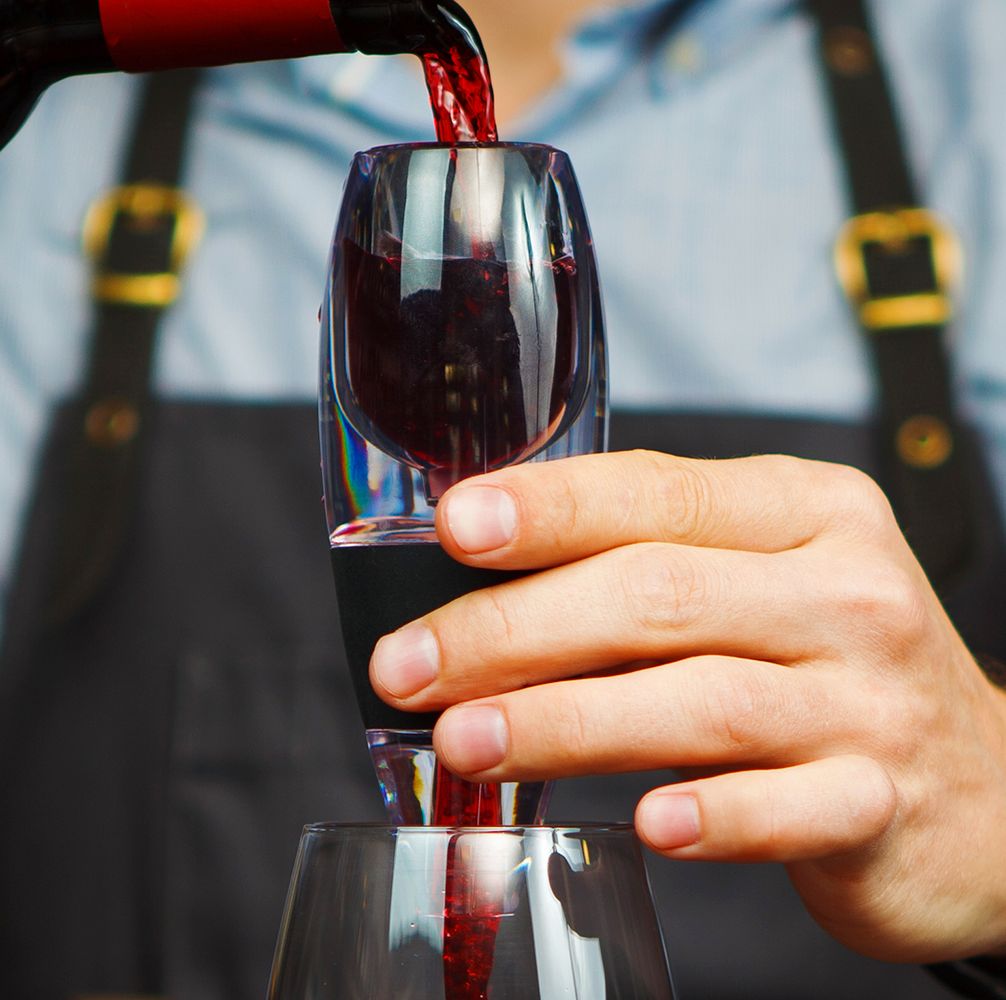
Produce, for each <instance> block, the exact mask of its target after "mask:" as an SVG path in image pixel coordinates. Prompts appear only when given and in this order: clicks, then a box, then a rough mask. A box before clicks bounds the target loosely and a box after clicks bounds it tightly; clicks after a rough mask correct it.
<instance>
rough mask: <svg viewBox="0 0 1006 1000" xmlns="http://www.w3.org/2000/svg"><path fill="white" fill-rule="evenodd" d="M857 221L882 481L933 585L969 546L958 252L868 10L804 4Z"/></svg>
mask: <svg viewBox="0 0 1006 1000" xmlns="http://www.w3.org/2000/svg"><path fill="white" fill-rule="evenodd" d="M808 8H809V10H810V12H811V13H812V14H813V15H814V17H815V18H816V20H817V24H818V44H819V50H820V57H821V66H822V69H823V73H824V78H825V82H826V84H827V91H828V95H829V97H830V105H831V113H832V119H833V125H834V130H835V135H836V138H837V140H838V145H839V148H840V150H841V153H842V156H843V160H844V166H845V178H846V186H847V188H848V195H849V201H850V203H851V207H852V209H853V213H854V214H853V216H852V218H850V219H849V220H848V222H847V223H846V224H845V226H844V227H843V228H842V230H841V232H840V234H839V237H838V241H837V243H836V245H835V264H836V269H837V271H838V275H839V279H840V281H841V284H842V287H843V289H844V291H845V293H846V296H847V297H848V299H849V301H850V304H851V305H852V307H853V309H854V311H855V314H856V317H857V320H858V322H859V325H860V327H861V329H862V331H863V334H864V336H865V339H866V342H867V344H868V345H869V348H870V352H871V354H872V357H873V362H874V369H875V374H876V378H877V384H878V388H879V392H880V401H879V414H878V417H879V424H880V454H879V456H878V457H879V460H880V468H881V478H882V483H883V485H884V487H885V489H886V490H887V493H888V496H889V498H890V500H891V503H892V506H893V507H894V511H895V514H896V515H897V517H898V520H899V523H900V524H901V528H902V530H903V531H904V533H905V535H906V537H907V538H908V540H909V542H910V543H911V545H912V548H913V549H914V551H915V554H916V556H917V557H918V559H919V561H920V562H921V564H922V566H923V567H924V568H925V570H926V572H927V573H928V574H929V577H930V579H931V580H932V581H933V582H934V583H936V584H942V583H944V582H945V581H946V580H947V579H948V578H949V577H951V576H952V575H953V574H954V572H955V571H956V570H958V569H960V568H962V567H963V566H964V564H965V562H966V561H967V559H968V557H969V555H971V550H972V548H973V527H972V524H973V516H972V515H973V503H972V497H971V490H970V488H969V482H970V478H971V470H970V467H969V465H968V463H969V462H979V461H980V458H979V457H978V456H977V454H975V455H969V454H967V450H968V449H967V447H966V445H965V443H964V441H963V439H962V436H961V433H960V423H959V420H958V417H957V413H956V408H955V404H954V399H953V393H952V389H951V379H950V372H949V363H948V358H947V353H946V349H945V338H946V330H947V325H948V323H949V321H950V319H951V316H952V312H953V309H952V302H951V292H952V287H953V285H954V282H955V278H956V274H957V271H958V259H959V254H958V251H957V243H956V239H955V238H954V236H953V234H952V233H951V232H950V231H949V230H948V229H946V227H945V226H944V225H943V223H941V222H940V221H939V220H938V219H936V218H935V217H934V216H933V215H932V214H931V213H930V212H929V211H927V210H926V209H925V208H923V207H921V205H920V199H919V196H918V192H917V191H916V189H915V185H914V183H913V180H912V176H911V171H910V170H909V167H908V162H907V158H906V156H905V152H904V149H903V145H902V140H901V134H900V130H899V127H898V121H897V114H896V112H895V108H894V104H893V101H892V99H891V92H890V87H889V84H888V81H887V77H886V74H885V71H884V67H883V65H882V62H881V55H880V52H879V49H878V47H877V44H876V41H875V32H874V29H873V26H872V25H871V23H870V18H869V17H868V15H867V11H866V9H865V5H864V2H863V0H808Z"/></svg>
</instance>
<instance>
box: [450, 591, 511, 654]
mask: <svg viewBox="0 0 1006 1000" xmlns="http://www.w3.org/2000/svg"><path fill="white" fill-rule="evenodd" d="M469 602H471V603H470V604H469ZM464 603H465V604H469V607H467V608H464V609H462V610H463V613H462V615H461V619H460V623H461V627H462V629H463V630H464V631H465V632H468V633H469V634H473V635H474V638H475V639H476V641H477V642H478V643H479V644H485V645H486V646H487V647H488V648H490V649H492V650H494V655H497V654H498V653H500V652H506V651H507V650H509V649H511V648H512V647H513V645H514V643H515V641H516V637H517V634H518V631H519V626H520V621H521V619H522V617H524V615H523V612H522V611H521V608H520V599H519V597H517V596H516V594H515V593H514V592H513V590H511V589H507V588H503V587H487V588H485V589H484V590H480V591H478V592H476V593H474V594H471V595H468V597H467V599H466V600H465V602H464ZM476 608H477V609H478V610H477V611H476V610H475V609H476Z"/></svg>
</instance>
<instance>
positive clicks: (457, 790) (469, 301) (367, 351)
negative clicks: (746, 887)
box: [320, 143, 606, 825]
mask: <svg viewBox="0 0 1006 1000" xmlns="http://www.w3.org/2000/svg"><path fill="white" fill-rule="evenodd" d="M321 360H322V379H321V392H320V423H321V440H322V467H323V479H324V493H325V508H326V513H327V517H328V529H329V537H330V541H331V552H332V565H333V569H334V572H335V577H336V585H337V592H338V597H339V610H340V618H341V624H342V631H343V638H344V641H345V645H346V652H347V658H348V660H349V664H350V669H351V671H352V674H353V679H354V684H355V688H356V693H357V696H358V700H359V702H360V707H361V712H362V715H363V718H364V725H365V728H366V730H367V734H368V741H369V744H370V747H371V751H372V754H373V757H374V762H375V766H376V767H377V772H378V777H379V780H380V783H381V787H382V790H383V792H384V797H385V802H386V804H387V807H388V815H389V819H390V820H391V821H392V822H393V823H400V824H401V823H430V822H439V823H445V824H446V823H450V824H455V823H460V824H462V825H464V824H476V823H477V824H485V823H526V822H533V821H535V820H537V819H540V817H541V813H542V809H543V807H544V797H543V789H542V787H541V786H540V785H536V786H528V785H524V786H521V785H512V786H504V788H503V789H502V791H500V790H499V789H498V788H496V787H495V786H483V787H481V788H478V787H476V788H474V789H473V788H472V786H466V785H464V784H463V783H459V782H458V781H457V779H454V778H453V777H452V776H451V775H450V774H449V773H447V772H446V771H444V770H443V769H440V768H438V767H437V765H436V761H435V759H434V757H433V754H432V748H431V747H432V742H431V731H432V727H433V722H434V721H435V717H433V716H425V717H424V716H415V715H409V714H406V713H403V712H396V711H395V710H393V709H391V708H389V707H388V706H386V705H384V704H383V703H382V702H381V701H380V700H379V699H378V698H377V697H376V696H375V694H374V692H373V691H372V690H371V688H370V684H369V680H368V663H369V660H370V654H371V652H372V651H373V648H374V645H375V643H376V642H377V640H378V639H379V638H380V637H381V636H382V635H384V634H386V633H388V632H391V631H393V630H395V629H396V628H398V627H400V626H401V625H403V624H405V623H406V622H408V621H411V620H412V619H414V618H416V617H418V616H420V615H423V614H425V613H427V612H429V611H431V610H433V609H434V608H436V607H438V606H440V605H442V604H445V603H447V602H448V601H450V600H453V599H454V598H456V597H458V596H460V595H462V594H465V593H467V592H469V591H471V590H474V589H477V588H479V587H485V586H489V585H493V584H498V583H500V582H505V581H506V580H508V579H509V578H510V577H512V576H513V575H514V574H501V573H498V572H494V571H488V570H476V569H472V568H470V567H465V566H461V565H460V564H458V563H455V562H454V561H453V560H451V559H449V558H448V557H447V556H446V554H445V553H444V552H443V551H442V550H441V549H440V547H439V546H438V545H436V544H435V543H436V535H435V532H434V529H433V514H434V507H435V505H436V503H437V502H438V500H439V499H440V497H441V496H442V495H443V494H444V492H445V491H446V490H447V489H448V488H449V487H450V486H451V485H453V484H454V483H456V482H458V481H460V480H461V479H464V478H465V477H467V476H471V475H475V474H477V473H482V472H487V471H491V470H493V469H499V468H503V467H504V466H508V465H513V464H514V463H517V462H535V461H544V460H549V459H554V458H558V457H563V456H568V455H575V454H582V453H586V452H593V451H599V450H602V449H603V448H604V445H605V434H606V361H605V351H604V333H603V322H602V317H601V308H600V293H599V288H598V281H597V271H596V264H595V259H594V253H593V247H592V244H591V238H590V231H589V228H588V226H587V221H586V214H585V212H584V208H583V203H582V200H581V198H580V193H579V189H578V187H577V183H576V178H575V176H574V174H573V170H572V167H571V165H570V163H569V160H568V158H567V157H566V155H565V154H564V153H562V152H560V151H558V150H555V149H553V148H551V147H548V146H542V145H533V144H525V143H518V144H458V145H453V146H452V145H442V144H413V145H403V146H386V147H381V148H377V149H373V150H370V151H368V152H364V153H359V154H357V156H356V158H355V159H354V161H353V164H352V168H351V170H350V174H349V178H348V180H347V182H346V188H345V192H344V196H343V201H342V209H341V212H340V216H339V220H338V223H337V225H336V229H335V235H334V237H333V240H332V252H331V258H330V267H329V278H328V285H327V290H326V296H325V302H324V305H323V309H322V359H321Z"/></svg>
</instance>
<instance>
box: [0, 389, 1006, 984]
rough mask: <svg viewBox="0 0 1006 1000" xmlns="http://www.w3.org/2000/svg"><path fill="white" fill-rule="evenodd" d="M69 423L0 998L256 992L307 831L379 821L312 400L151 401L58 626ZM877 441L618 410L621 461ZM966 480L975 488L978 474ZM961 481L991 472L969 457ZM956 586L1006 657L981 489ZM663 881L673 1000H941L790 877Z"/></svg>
mask: <svg viewBox="0 0 1006 1000" xmlns="http://www.w3.org/2000/svg"><path fill="white" fill-rule="evenodd" d="M82 419H83V409H82V406H81V405H80V404H77V403H70V404H67V405H66V406H64V407H63V408H62V409H61V410H60V412H59V413H58V414H57V415H56V417H55V419H54V421H53V424H52V428H51V431H50V433H49V436H48V441H47V445H46V448H45V452H44V458H43V462H42V466H41V470H40V473H39V475H38V477H37V482H36V488H35V497H34V503H33V505H32V513H31V518H30V523H29V525H28V527H27V531H26V533H25V535H24V537H23V543H22V555H21V559H20V563H19V571H18V574H17V586H16V589H15V592H14V593H13V594H12V595H11V598H10V602H9V607H8V615H7V621H6V630H5V636H4V651H3V659H2V662H0V768H2V770H0V997H2V998H5V1000H6V998H11V1000H71V998H78V997H85V996H92V997H99V996H100V997H103V998H105V997H115V996H120V997H124V996H126V995H129V996H135V995H140V994H143V995H151V996H155V995H156V996H165V997H172V998H174V1000H251V998H257V997H261V996H263V995H264V993H265V989H266V983H267V978H268V970H269V965H270V961H271V958H272V950H273V945H274V942H275V938H276V932H277V929H278V923H279V917H280V913H281V910H282V905H283V899H284V894H285V890H286V885H287V880H288V877H289V873H290V869H291V864H292V861H293V855H294V852H295V849H296V846H297V841H298V836H299V831H300V828H301V827H302V825H303V824H305V823H307V822H313V821H318V820H346V821H363V820H373V819H381V818H382V806H381V802H380V798H379V796H378V793H377V787H376V783H375V781H374V778H373V774H372V771H371V767H370V762H369V757H368V754H367V751H366V747H365V743H364V739H363V733H362V731H361V726H360V722H359V718H358V714H357V708H356V704H355V699H354V695H353V691H352V686H351V684H350V681H349V674H348V670H347V669H346V668H345V666H344V664H343V662H342V656H341V642H340V636H339V628H338V619H337V611H336V605H335V599H334V595H333V591H332V582H331V573H330V568H329V564H328V555H327V552H326V551H325V525H324V518H323V514H322V510H321V505H320V502H319V493H320V487H319V475H318V451H317V431H316V411H315V408H314V406H313V405H308V404H305V405H302V406H275V405H268V406H267V405H262V406H246V405H220V404H217V403H205V404H181V403H174V402H164V401H150V402H149V405H148V406H147V407H146V408H145V410H144V415H143V419H144V434H143V447H142V462H141V463H139V465H138V466H137V468H136V470H135V472H134V473H132V474H131V475H133V476H134V480H135V498H134V501H133V502H132V503H131V505H130V506H129V507H128V508H126V509H124V511H123V512H122V516H121V518H119V519H118V521H117V522H116V525H115V531H116V532H117V533H119V534H121V539H120V542H119V544H117V546H116V556H115V564H114V572H113V573H111V574H110V575H109V576H108V579H107V581H106V582H105V583H104V584H103V585H102V586H101V587H99V588H97V589H96V591H95V592H94V594H93V595H92V596H91V597H90V598H89V599H88V600H87V601H86V602H84V603H83V604H82V605H81V606H80V607H79V608H77V609H76V610H75V612H74V613H73V614H71V615H69V616H64V618H63V620H62V621H61V622H60V623H59V624H57V625H53V623H52V622H51V620H49V619H48V617H47V611H46V609H45V607H44V605H45V604H46V601H45V597H44V594H45V588H46V568H47V566H48V565H49V564H50V559H51V558H52V557H53V552H52V550H53V548H54V546H56V545H57V543H56V542H55V541H54V539H55V538H57V537H58V536H59V530H58V529H57V527H56V526H57V524H58V523H61V512H62V511H63V509H64V508H63V505H64V504H66V503H73V502H74V497H73V495H72V492H73V491H72V490H71V489H70V488H69V487H68V486H67V476H68V472H67V468H68V465H70V464H72V463H69V462H68V460H67V456H68V453H69V452H71V451H73V450H74V449H75V447H76V442H77V439H78V438H79V435H80V430H79V428H80V425H81V421H82ZM877 441H878V433H877V431H876V429H875V428H872V427H865V426H846V425H838V424H833V423H824V422H817V421H795V420H771V419H754V420H752V419H750V418H744V419H742V420H739V419H736V418H733V417H730V416H718V415H695V414H690V415H673V414H666V413H665V414H655V415H653V414H636V415H629V414H616V416H615V419H614V420H613V427H612V446H613V448H615V449H619V448H625V447H649V448H657V449H662V450H666V451H669V452H672V453H676V454H683V455H692V456H696V457H707V458H712V457H732V456H736V455H745V454H752V453H764V452H781V453H788V454H793V455H798V456H803V457H808V458H819V459H822V458H823V459H830V460H835V461H841V462H846V463H849V464H853V465H857V466H859V467H861V468H863V469H865V470H866V471H868V472H871V473H877V474H880V473H882V471H883V470H882V465H883V457H882V450H883V449H880V448H878V445H877ZM975 470H977V471H975ZM969 474H970V475H973V476H975V477H977V478H978V479H980V477H981V476H982V473H981V471H980V463H975V464H974V465H973V468H971V471H970V472H969ZM972 495H974V496H976V497H979V498H982V499H983V500H985V501H987V504H986V506H987V509H985V510H983V511H981V512H979V513H977V514H976V515H975V519H974V521H973V523H972V529H973V531H974V538H975V543H974V544H973V545H972V547H971V555H970V558H969V561H968V563H967V565H966V566H964V567H959V568H958V569H957V571H956V572H955V573H954V576H953V580H952V581H951V582H950V583H949V584H948V585H947V586H946V587H945V588H944V592H943V596H944V598H945V600H946V603H947V606H948V608H949V609H950V610H951V613H952V614H953V615H954V616H955V621H956V622H957V623H958V625H959V627H960V628H961V629H962V631H963V633H964V635H965V637H966V638H967V639H968V641H969V643H970V644H971V647H972V648H973V649H976V650H980V651H984V652H988V653H992V654H996V655H998V656H1000V657H1006V616H1003V615H1002V614H1001V611H1000V609H999V608H998V607H996V601H997V599H998V592H997V586H996V585H997V584H998V583H999V582H1000V581H1002V580H1003V579H1004V578H1006V577H1004V570H1006V558H1004V549H1003V546H1002V544H1001V541H1000V538H999V526H1000V523H1001V522H1000V518H999V515H998V511H997V510H996V509H995V502H994V499H993V497H994V494H993V492H992V490H991V489H990V488H989V487H988V485H987V484H985V483H983V482H976V483H975V484H974V487H973V490H972ZM668 779H669V775H632V776H625V777H611V778H604V779H583V780H576V781H567V782H562V783H560V785H559V788H558V790H557V792H556V795H555V796H554V799H553V805H552V808H551V810H550V818H551V819H553V820H556V821H561V820H563V819H567V820H571V821H583V820H589V819H600V820H605V821H612V820H625V819H630V818H631V816H632V812H633V808H634V806H635V803H636V801H637V800H638V798H639V796H640V795H641V794H643V792H644V791H646V790H647V789H648V788H650V787H653V786H654V785H655V784H657V783H662V782H664V781H666V780H668ZM651 877H652V881H653V888H654V893H655V896H656V899H657V903H658V908H659V909H660V912H661V919H662V922H663V926H664V930H665V935H666V938H667V947H668V953H669V957H670V962H671V967H672V970H673V974H674V977H675V980H676V986H677V989H678V991H679V993H680V996H681V998H682V1000H699V998H701V1000H853V998H856V1000H859V998H876V1000H937V998H941V997H943V998H946V997H949V996H952V994H951V993H949V992H948V991H947V990H946V989H944V988H943V987H942V986H940V985H939V984H938V983H937V982H936V981H935V980H934V979H932V978H931V977H930V976H929V975H928V974H927V973H926V972H925V971H924V970H922V969H919V968H917V967H912V966H891V965H885V964H883V963H879V962H874V961H871V960H868V959H865V958H862V957H860V956H857V955H855V954H853V953H851V952H849V951H848V950H846V949H844V948H843V947H842V946H840V945H838V944H837V943H835V942H834V941H832V940H831V939H830V938H829V937H827V935H825V934H824V932H823V931H821V930H820V929H819V928H818V927H817V926H816V925H815V924H814V923H813V921H812V920H811V919H810V917H809V916H808V915H807V914H806V911H805V910H804V908H803V906H802V905H801V904H800V902H799V900H798V899H797V897H796V895H795V893H794V892H793V890H792V889H791V888H790V886H789V883H788V881H787V879H786V877H785V873H784V871H783V869H782V868H781V867H780V866H775V865H757V866H731V865H718V864H717V865H706V864H692V865H689V864H680V863H678V864H675V863H669V862H666V861H663V860H661V859H653V862H652V864H651Z"/></svg>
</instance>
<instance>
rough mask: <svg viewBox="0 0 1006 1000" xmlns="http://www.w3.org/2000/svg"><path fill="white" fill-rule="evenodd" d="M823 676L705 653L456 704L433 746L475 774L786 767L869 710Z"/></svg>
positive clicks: (828, 744) (836, 741) (848, 732)
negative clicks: (651, 665)
mask: <svg viewBox="0 0 1006 1000" xmlns="http://www.w3.org/2000/svg"><path fill="white" fill-rule="evenodd" d="M845 699H846V695H845V689H844V688H841V687H837V688H836V687H833V685H831V684H830V683H829V682H828V680H827V679H825V678H822V677H821V676H820V675H818V674H817V673H815V672H809V671H800V670H791V669H789V668H786V667H780V666H777V665H775V664H769V663H761V662H759V661H753V660H738V659H729V658H725V657H712V656H708V657H705V656H704V657H698V658H695V659H692V660H685V661H682V662H680V663H673V664H667V665H664V666H657V667H650V668H647V669H644V670H637V671H633V672H630V673H625V674H621V675H619V676H615V677H591V678H583V679H580V680H575V681H559V682H556V683H554V684H545V685H539V686H538V687H534V688H527V689H525V690H521V691H512V692H509V693H507V694H502V695H498V696H496V697H494V698H491V699H483V700H480V701H474V702H467V703H464V704H461V705H456V706H453V707H452V708H449V709H447V711H445V712H444V714H443V715H442V716H441V717H440V719H439V721H438V722H437V726H436V729H435V730H434V746H435V748H436V751H437V754H438V756H439V757H440V759H441V760H442V761H443V762H444V763H445V764H446V766H447V767H448V768H449V769H450V770H451V771H453V772H455V773H457V774H460V775H461V776H463V777H465V778H468V779H469V780H475V781H508V780H514V779H523V780H535V779H541V778H551V777H562V776H568V775H574V774H601V773H611V772H618V771H645V770H654V769H657V768H664V767H676V768H682V767H709V766H713V767H717V768H719V767H725V766H738V765H744V766H755V767H778V766H785V765H788V764H793V763H797V762H800V761H805V760H808V759H811V758H813V757H815V756H822V755H826V754H828V753H830V752H831V749H832V747H833V746H835V745H839V746H841V745H843V744H842V743H841V742H840V741H842V740H843V739H845V740H848V739H850V738H851V736H852V735H853V734H855V733H858V731H859V728H860V727H861V725H862V713H861V712H860V711H858V707H856V705H855V703H854V702H853V701H852V700H851V699H850V700H849V701H848V702H846V700H845Z"/></svg>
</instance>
